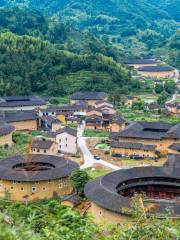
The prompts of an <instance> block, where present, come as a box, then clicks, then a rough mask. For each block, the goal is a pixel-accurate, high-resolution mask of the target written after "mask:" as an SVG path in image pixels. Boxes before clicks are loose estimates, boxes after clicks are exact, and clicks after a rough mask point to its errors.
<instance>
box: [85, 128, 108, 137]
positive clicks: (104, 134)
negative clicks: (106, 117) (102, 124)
mask: <svg viewBox="0 0 180 240" xmlns="http://www.w3.org/2000/svg"><path fill="white" fill-rule="evenodd" d="M83 136H84V137H109V132H108V131H103V130H93V129H85V130H84V133H83Z"/></svg>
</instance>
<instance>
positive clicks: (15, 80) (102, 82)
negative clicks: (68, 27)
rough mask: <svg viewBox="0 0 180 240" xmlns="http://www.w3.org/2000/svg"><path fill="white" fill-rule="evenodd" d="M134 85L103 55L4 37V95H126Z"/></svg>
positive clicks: (0, 68) (0, 62)
mask: <svg viewBox="0 0 180 240" xmlns="http://www.w3.org/2000/svg"><path fill="white" fill-rule="evenodd" d="M130 81H131V79H130V77H129V74H128V71H127V70H126V69H125V68H123V67H122V66H121V65H120V64H119V63H117V62H115V61H114V60H112V59H111V58H108V57H105V56H103V55H102V54H96V55H95V54H94V55H93V54H89V55H88V54H84V55H81V54H75V53H72V52H69V51H64V50H59V49H58V48H56V45H53V44H51V43H50V42H48V41H43V40H41V39H39V38H35V37H30V36H18V35H15V34H12V33H10V32H5V33H1V34H0V95H5V94H6V95H16V94H17V95H23V94H25V95H26V94H31V93H37V94H42V93H46V94H48V95H53V96H55V95H61V96H63V95H65V94H66V95H69V94H72V93H73V92H75V91H79V90H89V91H90V90H96V91H108V92H110V90H111V91H114V90H115V89H116V90H117V89H119V90H122V91H123V88H124V87H127V88H128V87H129V88H130V86H131V82H130Z"/></svg>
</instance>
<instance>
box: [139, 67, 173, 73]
mask: <svg viewBox="0 0 180 240" xmlns="http://www.w3.org/2000/svg"><path fill="white" fill-rule="evenodd" d="M173 70H174V68H173V67H170V66H147V67H140V68H138V71H140V72H170V71H173Z"/></svg>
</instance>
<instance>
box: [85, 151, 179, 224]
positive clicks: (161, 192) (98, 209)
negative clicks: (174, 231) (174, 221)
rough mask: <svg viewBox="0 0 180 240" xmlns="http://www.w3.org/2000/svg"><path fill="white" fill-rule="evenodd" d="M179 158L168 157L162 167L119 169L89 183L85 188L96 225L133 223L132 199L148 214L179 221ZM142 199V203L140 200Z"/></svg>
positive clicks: (177, 156)
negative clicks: (137, 201)
mask: <svg viewBox="0 0 180 240" xmlns="http://www.w3.org/2000/svg"><path fill="white" fill-rule="evenodd" d="M179 173H180V155H169V156H168V161H167V162H166V164H165V165H164V166H163V167H152V166H151V167H135V168H129V169H122V170H118V171H115V172H112V173H109V174H107V175H106V176H103V177H100V178H97V179H95V180H93V181H90V182H89V183H87V185H86V186H85V194H86V197H87V198H88V199H89V200H91V202H92V205H91V209H90V210H91V212H92V214H93V216H94V217H95V220H96V221H97V222H109V223H112V222H113V223H120V222H123V221H127V220H132V217H131V214H130V213H131V211H132V207H133V200H134V199H135V198H133V197H134V196H137V194H140V195H139V196H141V194H142V196H143V197H142V198H140V202H139V206H141V207H143V210H144V211H145V212H146V213H147V214H152V213H153V214H154V213H156V214H157V216H159V217H163V216H164V214H165V215H167V214H168V216H171V217H173V218H180V174H179ZM141 200H142V201H141Z"/></svg>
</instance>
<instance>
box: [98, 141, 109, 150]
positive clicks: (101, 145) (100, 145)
mask: <svg viewBox="0 0 180 240" xmlns="http://www.w3.org/2000/svg"><path fill="white" fill-rule="evenodd" d="M95 149H100V150H103V151H109V149H110V146H109V145H108V144H107V143H98V144H96V145H95Z"/></svg>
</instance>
